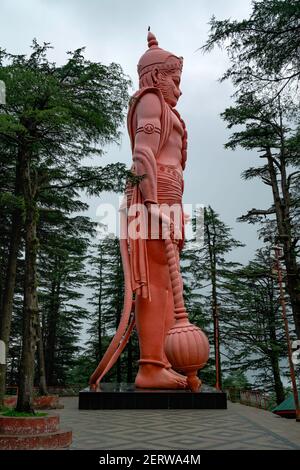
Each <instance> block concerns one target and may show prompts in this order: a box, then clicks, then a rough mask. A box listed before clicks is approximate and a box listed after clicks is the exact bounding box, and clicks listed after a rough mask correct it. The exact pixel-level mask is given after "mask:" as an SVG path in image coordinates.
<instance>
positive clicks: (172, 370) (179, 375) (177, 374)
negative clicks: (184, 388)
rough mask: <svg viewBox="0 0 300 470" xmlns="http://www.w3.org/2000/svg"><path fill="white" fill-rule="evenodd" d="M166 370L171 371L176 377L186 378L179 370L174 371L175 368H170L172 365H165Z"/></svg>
mask: <svg viewBox="0 0 300 470" xmlns="http://www.w3.org/2000/svg"><path fill="white" fill-rule="evenodd" d="M167 371H168V372H171V374H174V375H176V376H177V377H180V378H181V379H186V375H183V374H180V373H179V372H176V370H174V369H172V367H167Z"/></svg>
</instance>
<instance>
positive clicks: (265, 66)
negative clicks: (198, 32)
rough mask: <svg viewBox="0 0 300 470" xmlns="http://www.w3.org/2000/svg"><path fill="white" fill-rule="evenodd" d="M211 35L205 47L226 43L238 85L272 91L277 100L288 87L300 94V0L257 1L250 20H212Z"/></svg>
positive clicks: (231, 71)
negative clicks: (279, 94) (278, 95)
mask: <svg viewBox="0 0 300 470" xmlns="http://www.w3.org/2000/svg"><path fill="white" fill-rule="evenodd" d="M210 26H211V30H210V34H209V37H208V40H207V42H206V44H205V45H204V46H203V48H202V49H204V51H210V50H211V49H212V48H213V47H214V46H215V45H218V46H220V47H222V46H224V47H225V49H226V51H227V53H228V56H229V58H230V62H231V65H230V66H229V68H228V70H227V71H226V72H225V74H224V76H223V77H222V79H223V80H224V79H226V78H228V77H230V78H231V79H232V80H233V83H234V85H235V86H236V87H237V88H242V89H243V88H249V87H250V88H251V90H252V91H256V92H261V93H265V94H266V93H270V95H271V99H274V97H275V96H277V94H278V93H281V92H282V91H283V90H284V89H285V88H286V89H287V90H288V89H289V90H292V91H293V92H295V93H296V94H299V87H298V85H299V80H300V65H299V47H300V39H299V38H300V8H299V1H298V0H264V1H259V0H255V1H253V2H252V12H251V14H250V17H249V18H248V19H244V20H242V21H237V20H231V19H226V20H217V19H216V18H215V17H213V18H212V19H211V21H210Z"/></svg>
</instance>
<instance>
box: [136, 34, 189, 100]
mask: <svg viewBox="0 0 300 470" xmlns="http://www.w3.org/2000/svg"><path fill="white" fill-rule="evenodd" d="M147 39H148V47H149V49H148V50H147V51H146V52H145V54H143V55H142V57H141V58H140V60H139V63H138V66H137V69H138V74H139V79H140V83H139V86H140V88H144V87H147V86H154V87H157V88H159V89H160V91H161V92H162V94H163V97H164V99H165V101H166V103H168V104H169V105H170V106H171V107H172V108H174V107H175V106H176V104H177V101H178V99H179V97H180V95H181V91H180V88H179V85H180V79H181V71H182V64H183V58H182V57H177V56H175V55H174V54H172V52H168V51H165V50H164V49H161V48H160V47H158V42H157V40H156V37H155V36H154V34H153V33H151V32H150V31H149V32H148V37H147Z"/></svg>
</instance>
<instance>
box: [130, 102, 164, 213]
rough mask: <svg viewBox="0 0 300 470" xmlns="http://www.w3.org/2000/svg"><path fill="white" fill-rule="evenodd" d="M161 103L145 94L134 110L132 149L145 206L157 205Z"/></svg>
mask: <svg viewBox="0 0 300 470" xmlns="http://www.w3.org/2000/svg"><path fill="white" fill-rule="evenodd" d="M161 113H162V110H161V103H160V100H159V98H158V97H157V96H156V95H155V94H154V93H147V94H145V95H144V96H143V97H142V98H141V100H140V102H139V103H138V105H137V109H136V123H137V125H136V133H135V141H134V149H133V162H134V167H135V173H136V175H137V176H142V177H143V178H142V180H141V181H140V183H139V187H140V190H141V192H142V195H143V198H144V202H145V204H146V205H149V204H157V168H156V155H157V152H158V148H159V143H160V135H161Z"/></svg>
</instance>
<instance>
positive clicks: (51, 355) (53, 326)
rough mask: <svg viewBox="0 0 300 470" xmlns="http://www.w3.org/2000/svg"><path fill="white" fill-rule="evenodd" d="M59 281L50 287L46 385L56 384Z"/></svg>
mask: <svg viewBox="0 0 300 470" xmlns="http://www.w3.org/2000/svg"><path fill="white" fill-rule="evenodd" d="M59 282H60V281H59V280H58V282H57V283H55V282H54V281H53V282H52V289H51V296H52V299H51V303H50V304H51V308H50V311H49V321H48V325H47V326H48V336H47V342H46V376H47V383H48V385H56V383H55V377H54V372H55V356H56V341H57V326H58V321H59V306H60V283H59Z"/></svg>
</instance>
